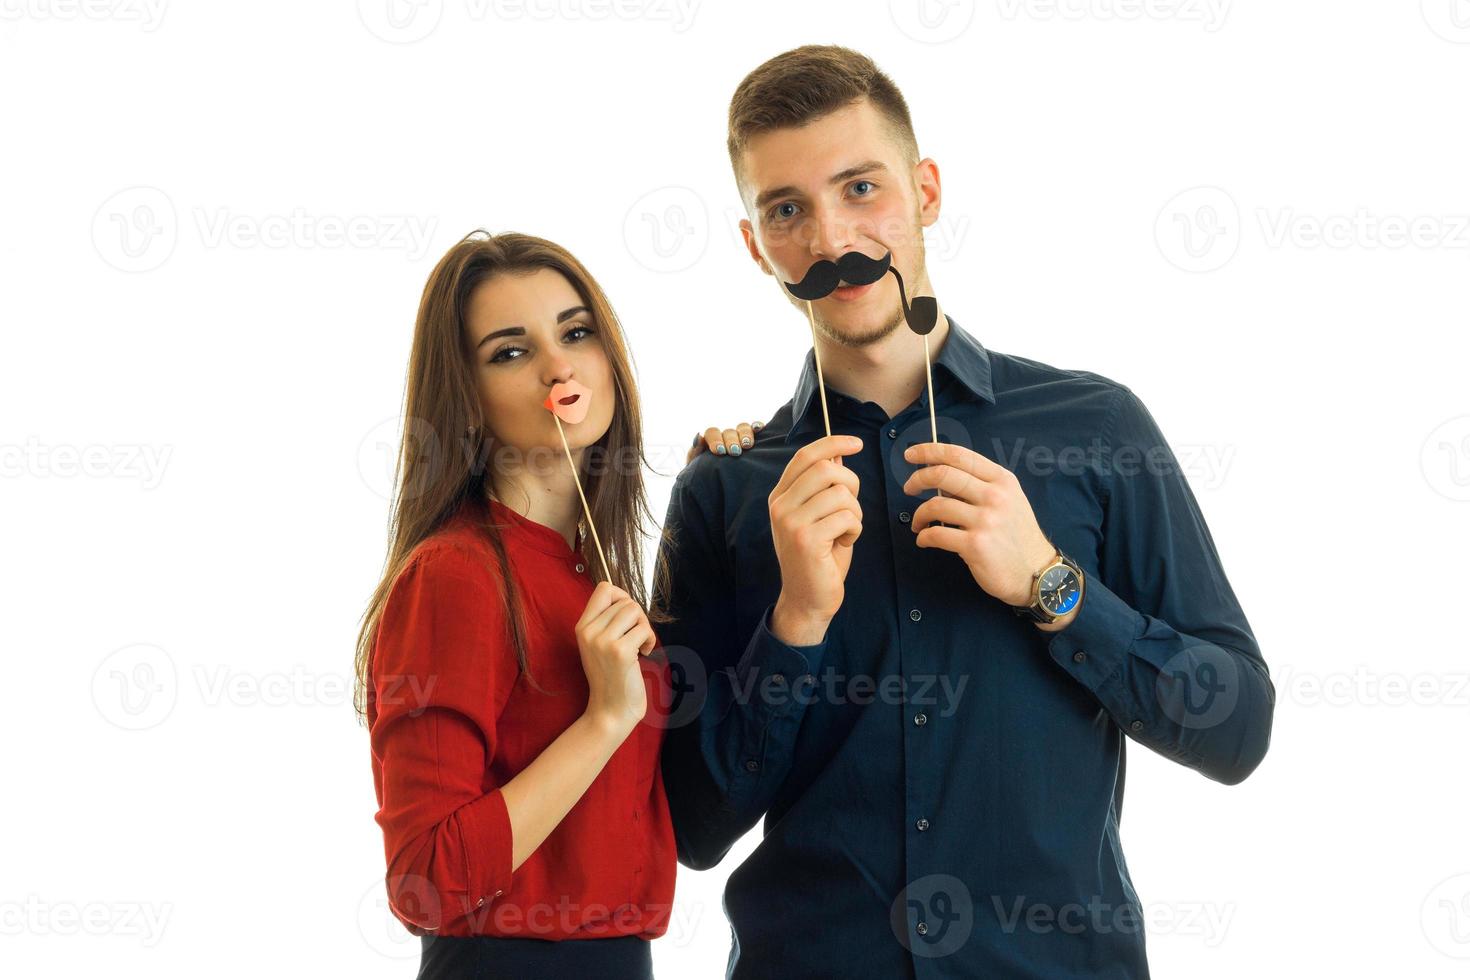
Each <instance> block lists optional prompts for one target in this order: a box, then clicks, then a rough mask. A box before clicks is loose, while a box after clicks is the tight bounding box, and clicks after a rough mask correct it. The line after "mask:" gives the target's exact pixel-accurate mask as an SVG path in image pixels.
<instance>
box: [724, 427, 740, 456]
mask: <svg viewBox="0 0 1470 980" xmlns="http://www.w3.org/2000/svg"><path fill="white" fill-rule="evenodd" d="M723 434H724V437H725V450H726V451H727V452H729V454H730V455H731V456H739V455H740V453H741V452H742V451H743V450H741V448H740V433H738V432H736V431H735V430H734V429H726V430H725V431H724V433H723Z"/></svg>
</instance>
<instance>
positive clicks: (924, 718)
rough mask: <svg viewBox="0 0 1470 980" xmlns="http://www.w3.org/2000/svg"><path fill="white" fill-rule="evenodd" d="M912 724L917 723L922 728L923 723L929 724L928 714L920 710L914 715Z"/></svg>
mask: <svg viewBox="0 0 1470 980" xmlns="http://www.w3.org/2000/svg"><path fill="white" fill-rule="evenodd" d="M914 724H915V725H918V726H919V727H920V728H923V727H924V726H925V725H927V724H929V716H928V715H926V714H924V712H922V711H920V712H919V713H918V714H916V715H914Z"/></svg>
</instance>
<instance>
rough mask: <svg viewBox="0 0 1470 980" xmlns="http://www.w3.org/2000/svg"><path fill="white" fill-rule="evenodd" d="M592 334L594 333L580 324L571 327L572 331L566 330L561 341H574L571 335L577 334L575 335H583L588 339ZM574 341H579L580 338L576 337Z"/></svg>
mask: <svg viewBox="0 0 1470 980" xmlns="http://www.w3.org/2000/svg"><path fill="white" fill-rule="evenodd" d="M594 332H595V331H594V330H593V329H592V328H591V327H587V326H583V325H582V324H580V323H579V324H577V325H576V326H575V327H573V328H572V329H570V330H568V331H567V335H566V336H565V337H563V338H562V339H563V340H572V339H574V338H573V337H572V335H573V334H577V333H580V334H584V335H586V336H589V337H590V336H592V334H593V333H594ZM575 339H576V340H581V339H582V338H581V337H577V338H575Z"/></svg>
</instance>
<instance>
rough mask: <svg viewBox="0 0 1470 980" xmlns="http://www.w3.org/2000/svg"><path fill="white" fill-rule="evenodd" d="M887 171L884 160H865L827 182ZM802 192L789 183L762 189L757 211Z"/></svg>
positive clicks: (757, 198)
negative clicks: (780, 198) (783, 185)
mask: <svg viewBox="0 0 1470 980" xmlns="http://www.w3.org/2000/svg"><path fill="white" fill-rule="evenodd" d="M887 172H888V168H887V167H885V166H884V165H883V161H881V160H865V161H864V162H862V163H860V164H858V165H857V166H855V167H848V168H847V169H846V170H840V171H838V172H837V173H835V174H833V175H832V176H831V177H828V178H827V183H828V184H841V183H843V182H845V181H849V180H852V178H854V177H856V176H858V175H860V174H867V173H887ZM800 193H801V191H800V190H798V189H797V188H795V187H792V186H790V185H787V186H786V187H777V188H774V189H772V190H768V191H761V192H760V194H759V195H757V197H756V199H755V209H756V210H757V211H764V210H765V209H766V205H768V204H770V203H771V202H772V201H774V200H776V199H777V198H779V197H791V196H793V195H799V194H800Z"/></svg>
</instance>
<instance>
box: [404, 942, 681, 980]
mask: <svg viewBox="0 0 1470 980" xmlns="http://www.w3.org/2000/svg"><path fill="white" fill-rule="evenodd" d="M420 938H421V939H422V940H423V956H422V958H421V959H420V960H419V975H418V980H528V978H535V980H592V978H597V980H653V953H652V950H651V949H650V944H649V941H648V940H647V939H643V938H642V937H640V936H612V937H609V938H607V939H563V940H549V939H523V938H519V937H514V938H508V937H503V936H422V937H420Z"/></svg>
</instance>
